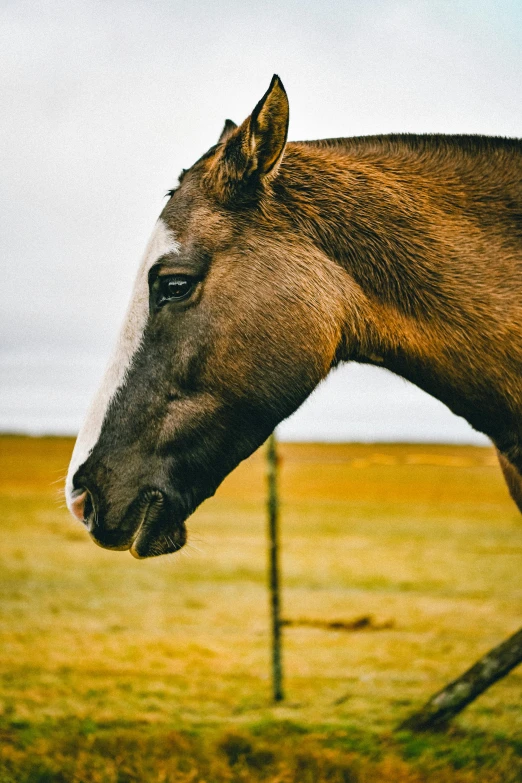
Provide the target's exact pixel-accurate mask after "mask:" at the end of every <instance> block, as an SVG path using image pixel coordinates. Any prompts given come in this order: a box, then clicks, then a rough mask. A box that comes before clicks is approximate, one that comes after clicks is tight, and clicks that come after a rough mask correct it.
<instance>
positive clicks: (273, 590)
mask: <svg viewBox="0 0 522 783" xmlns="http://www.w3.org/2000/svg"><path fill="white" fill-rule="evenodd" d="M266 456H267V479H268V503H267V511H268V585H269V590H270V612H271V621H272V692H273V697H274V701H275V702H278V701H282V699H283V698H284V692H283V664H282V655H281V598H280V588H279V530H278V524H279V497H278V491H277V490H278V486H277V485H278V481H277V479H278V457H277V442H276V437H275V434H274V433H272V434H271V435H270V437H269V439H268V441H267V451H266Z"/></svg>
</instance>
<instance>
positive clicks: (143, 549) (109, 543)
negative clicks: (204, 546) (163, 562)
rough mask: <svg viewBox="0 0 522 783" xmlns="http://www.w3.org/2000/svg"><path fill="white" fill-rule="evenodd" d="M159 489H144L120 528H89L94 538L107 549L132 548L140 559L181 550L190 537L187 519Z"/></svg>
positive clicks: (96, 525) (131, 506)
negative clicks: (180, 517) (186, 524)
mask: <svg viewBox="0 0 522 783" xmlns="http://www.w3.org/2000/svg"><path fill="white" fill-rule="evenodd" d="M176 516H177V515H176V513H175V509H174V508H173V507H172V504H171V503H170V502H169V500H168V499H167V497H166V495H165V494H164V493H163V492H161V491H160V490H159V489H155V488H149V489H145V490H142V491H141V492H140V494H139V495H138V497H137V498H136V499H135V500H134V501H133V502H132V503H131V505H130V506H129V508H128V510H127V512H126V514H125V516H124V518H123V520H122V522H121V523H120V524H119V525H118V528H116V529H114V528H113V529H112V530H107V529H105V530H103V528H102V529H100V526H99V524H95V525H94V526H93V527H90V528H89V532H90V534H91V537H92V538H93V540H94V541H95V542H96V543H97V544H98V545H99V546H101V547H103V548H104V549H119V550H122V549H123V550H125V549H128V550H129V551H130V553H131V555H132V556H133V557H135V558H137V559H139V560H142V559H145V558H147V557H157V556H159V555H166V554H169V553H171V552H177V551H178V550H179V549H181V547H182V546H183V545H184V544H185V542H186V540H187V532H186V527H185V523H184V521H183V519H176Z"/></svg>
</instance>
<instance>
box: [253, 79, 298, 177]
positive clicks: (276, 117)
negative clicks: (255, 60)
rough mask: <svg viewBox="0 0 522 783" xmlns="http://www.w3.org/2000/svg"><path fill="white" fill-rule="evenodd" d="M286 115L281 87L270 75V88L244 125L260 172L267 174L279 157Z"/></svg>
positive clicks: (285, 131)
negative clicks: (246, 124) (247, 122)
mask: <svg viewBox="0 0 522 783" xmlns="http://www.w3.org/2000/svg"><path fill="white" fill-rule="evenodd" d="M289 116H290V108H289V106H288V97H287V95H286V91H285V88H284V87H283V83H282V81H281V79H280V78H279V76H277V75H276V74H274V75H273V76H272V81H271V82H270V87H269V88H268V90H267V91H266V92H265V94H264V95H263V97H262V98H261V100H260V101H259V103H258V104H257V106H256V108H255V109H254V111H253V112H252V114H251V116H250V122H249V128H248V130H249V143H250V149H251V152H252V157H253V158H254V159H255V163H256V164H257V169H258V171H259V173H260V174H269V173H270V172H271V171H272V169H273V168H275V166H277V164H278V163H279V162H280V160H281V158H282V157H283V152H284V149H285V145H286V137H287V135H288V120H289ZM252 162H254V161H252Z"/></svg>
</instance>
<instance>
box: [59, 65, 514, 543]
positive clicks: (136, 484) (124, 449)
mask: <svg viewBox="0 0 522 783" xmlns="http://www.w3.org/2000/svg"><path fill="white" fill-rule="evenodd" d="M288 111H289V110H288V100H287V96H286V93H285V90H284V88H283V85H282V84H281V81H280V80H279V78H278V77H276V76H274V78H273V79H272V83H271V85H270V87H269V89H268V91H267V92H266V94H265V95H264V96H263V98H262V99H261V101H260V102H259V103H258V104H257V106H256V108H255V109H254V111H253V113H252V115H251V116H250V117H248V118H247V119H246V120H245V121H244V122H243V124H242V125H240V126H239V127H237V126H236V125H234V123H232V122H230V121H227V123H226V124H225V128H224V130H223V133H222V135H221V138H220V139H219V142H218V144H217V145H216V146H214V147H212V148H211V149H210V150H209V151H208V152H207V153H206V154H205V155H203V157H202V158H200V159H199V160H198V161H197V162H196V163H195V164H194V165H193V166H192V167H191V168H190V169H189V170H187V171H183V172H182V174H181V176H180V178H179V185H178V187H176V188H175V189H174V190H173V191H171V192H170V199H169V201H168V203H167V204H166V206H165V208H164V210H163V212H162V213H161V215H160V218H159V220H158V223H157V224H156V228H155V230H154V233H153V236H152V238H151V241H150V243H149V246H148V248H147V251H146V253H145V258H144V260H143V263H142V266H141V268H140V270H139V273H138V278H137V281H136V285H135V290H134V295H133V298H132V301H131V304H130V309H129V312H128V314H127V318H126V321H125V323H124V326H123V330H122V333H121V336H120V339H119V342H118V345H117V348H116V351H115V354H114V358H113V360H112V362H111V363H110V365H109V368H108V370H107V374H106V377H105V379H104V382H103V385H102V388H101V389H100V391H99V393H98V396H97V397H96V398H95V400H94V403H93V406H92V408H91V411H90V413H89V415H88V417H87V421H86V423H85V425H84V427H83V429H82V431H81V433H80V435H79V437H78V441H77V444H76V447H75V450H74V454H73V458H72V462H71V467H70V471H69V477H68V482H67V497H68V503H69V507H70V508H71V510H72V511H73V513H74V514H75V515H76V516H77V517H79V518H80V519H82V520H84V522H85V524H86V525H87V528H88V530H89V532H90V534H91V536H92V537H93V539H94V540H95V541H96V542H97V543H98V544H100V545H101V546H104V547H107V548H110V549H130V550H131V552H132V554H134V555H135V556H137V557H149V556H151V555H160V554H163V553H166V552H173V551H175V550H177V549H179V548H180V547H181V546H183V544H184V543H185V540H186V530H185V520H186V518H187V517H188V516H189V514H191V513H192V512H193V511H194V509H195V508H196V507H197V506H198V504H199V503H201V502H202V500H204V499H205V498H207V497H209V496H210V495H212V494H213V493H214V491H215V490H216V488H217V487H218V485H219V484H220V482H221V481H222V480H223V478H224V477H225V476H226V475H227V474H228V473H229V472H230V471H231V470H232V469H233V468H234V467H235V466H236V465H237V464H238V463H239V462H240V461H241V460H242V459H245V457H247V456H248V455H249V454H251V453H252V452H253V451H254V449H256V448H257V447H258V446H259V445H260V444H261V443H262V442H263V441H264V440H265V439H266V438H267V436H268V435H269V433H270V432H271V431H272V430H273V429H274V427H275V426H276V425H277V424H278V423H279V422H280V421H281V420H282V419H284V418H285V417H286V416H288V415H289V414H291V413H292V412H293V411H294V410H295V409H296V408H297V407H298V406H299V405H300V404H301V403H302V402H303V400H304V399H305V398H306V397H307V396H308V395H309V394H310V392H311V391H312V390H313V389H314V387H315V386H316V385H317V384H318V383H319V381H321V380H322V379H323V378H324V377H325V376H326V374H327V373H328V371H329V370H330V369H331V368H332V367H333V366H335V365H336V364H338V363H339V362H344V361H358V362H367V363H368V362H369V363H377V364H379V365H381V366H384V367H386V368H388V369H389V370H392V371H393V372H395V373H397V374H399V375H401V376H403V377H404V378H407V379H408V380H410V381H412V382H413V383H415V384H417V385H418V386H419V387H420V388H422V389H424V390H425V391H427V392H429V393H430V394H432V395H433V396H435V397H437V398H438V399H439V400H442V402H444V403H445V404H446V405H447V406H448V407H449V408H450V409H451V410H452V411H453V412H454V413H456V414H458V415H459V416H463V417H464V418H465V419H467V420H468V422H469V423H470V424H471V425H472V426H473V427H475V428H476V429H477V430H479V431H481V432H484V433H485V434H486V435H488V436H489V437H490V438H491V440H492V441H493V443H494V444H495V445H496V447H497V449H498V452H499V455H500V462H501V465H502V469H503V471H504V474H505V476H506V479H507V482H508V485H509V488H510V491H511V494H512V496H513V498H514V499H515V501H516V502H517V504H518V506H519V507H520V508H522V142H521V141H518V140H510V139H502V138H487V137H481V136H442V135H438V136H437V135H428V136H415V135H388V136H370V137H363V138H353V139H328V140H323V141H313V142H293V143H287V138H286V137H287V128H288Z"/></svg>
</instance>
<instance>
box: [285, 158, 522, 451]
mask: <svg viewBox="0 0 522 783" xmlns="http://www.w3.org/2000/svg"><path fill="white" fill-rule="evenodd" d="M414 153H415V151H414V152H413V153H412V152H411V151H409V150H406V152H405V153H404V154H403V155H402V156H401V155H399V156H398V155H397V154H395V155H394V156H393V155H390V154H389V151H387V150H386V149H385V148H383V149H382V150H379V147H378V145H377V146H375V145H373V146H372V149H371V151H370V152H369V153H367V154H354V152H353V150H350V149H346V148H344V147H343V146H342V145H341V146H333V147H321V146H318V147H314V146H312V147H308V146H307V145H295V147H294V148H293V149H292V148H290V150H289V161H288V163H289V165H288V167H287V169H286V171H285V169H284V167H283V166H282V167H281V177H280V184H279V188H280V194H279V197H280V198H279V200H280V202H281V200H282V203H283V204H284V208H285V209H286V215H287V219H288V220H290V221H291V222H292V223H293V225H294V227H295V229H297V230H298V231H299V232H301V233H302V234H305V235H306V237H307V238H308V239H309V240H311V241H312V242H313V243H314V244H315V245H316V246H317V247H318V248H319V249H320V250H321V252H322V253H324V254H325V255H326V256H327V257H328V258H329V259H331V260H334V261H335V262H336V263H337V264H338V265H339V266H341V267H342V269H343V270H344V271H345V272H346V273H347V276H348V277H349V279H350V281H351V282H352V283H353V284H354V285H355V286H356V287H357V290H358V291H359V293H360V295H359V297H358V303H357V306H358V310H359V317H358V318H354V317H353V313H352V314H351V317H350V318H349V319H348V325H347V329H346V334H345V339H344V345H343V348H342V351H341V355H340V357H339V358H341V359H355V360H358V361H363V362H370V363H375V364H380V365H382V366H384V367H387V368H388V369H391V370H392V371H394V372H396V373H397V374H399V375H401V376H403V377H405V378H407V379H408V380H411V381H412V382H414V383H415V384H416V385H418V386H420V387H421V388H423V389H424V390H426V391H428V392H429V393H430V394H432V395H433V396H435V397H437V398H438V399H440V400H442V401H443V402H444V403H445V404H447V405H448V406H449V407H450V408H451V409H452V410H453V411H454V412H455V413H457V414H459V415H462V416H464V417H465V418H466V419H467V420H468V421H470V422H471V424H472V425H473V426H475V427H476V428H477V429H479V430H481V431H483V432H486V433H487V434H488V435H490V437H494V436H495V435H496V434H497V433H499V432H500V431H501V430H502V431H504V430H506V429H508V430H510V429H512V427H513V425H512V421H511V412H512V411H511V410H510V408H513V399H512V395H511V399H508V398H509V397H510V392H509V387H510V385H511V382H513V383H518V381H517V378H519V375H520V367H521V362H522V356H520V355H518V356H517V357H513V341H512V340H510V339H509V334H510V329H511V331H512V332H513V336H514V335H515V334H520V329H521V328H522V312H521V309H520V303H519V301H518V298H517V293H516V290H515V289H514V290H513V293H512V296H511V295H510V294H509V292H507V291H506V286H505V280H504V277H505V272H506V270H505V269H499V264H498V259H499V257H504V258H505V257H506V248H508V244H509V237H508V236H506V237H504V236H501V235H498V234H497V235H495V234H493V235H492V234H491V232H488V231H487V230H485V229H483V228H481V215H480V214H479V210H478V209H474V207H473V203H474V198H475V200H477V201H478V202H479V203H480V198H477V196H481V195H484V193H481V192H480V188H479V190H478V192H477V190H476V189H474V188H475V186H476V182H480V181H481V178H480V166H481V162H483V160H484V157H480V156H478V158H477V161H475V163H474V165H475V166H476V168H478V169H479V171H478V174H477V179H476V182H475V179H473V177H472V179H471V180H470V181H469V182H468V183H466V178H465V177H463V175H462V171H460V172H459V171H458V169H459V165H460V167H461V169H462V161H461V159H460V158H459V156H458V155H455V156H454V157H453V158H452V156H451V155H449V156H446V158H445V159H444V161H443V163H441V159H440V156H439V158H437V155H436V154H433V155H431V156H430V155H429V154H427V153H426V150H423V154H422V155H419V154H417V153H415V154H414ZM439 164H440V165H439ZM476 187H478V186H476ZM484 187H485V186H484V185H483V186H482V188H483V190H484ZM486 190H487V188H486ZM486 195H487V193H486ZM470 204H471V205H472V206H471V207H470ZM482 222H483V221H482ZM486 228H487V227H486ZM508 249H509V248H508ZM352 291H353V287H352ZM350 304H351V303H350V302H347V308H348V309H350ZM507 313H510V314H511V316H512V317H511V321H509V318H506V314H507ZM506 321H507V322H508V327H507V328H506ZM509 323H510V324H511V325H510V326H509ZM501 327H502V328H501ZM495 329H497V330H498V332H499V333H500V332H502V333H503V335H504V338H505V339H504V340H503V342H500V343H499V342H497V343H495V345H492V340H491V334H492V333H494V332H493V331H492V330H495ZM518 343H519V341H518V340H517V341H516V344H517V345H518ZM521 406H522V402H521V401H520V400H517V401H516V405H515V407H517V409H518V411H519V413H522V411H521ZM508 419H509V424H507V423H506V422H508ZM499 437H501V436H500V435H499Z"/></svg>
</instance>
